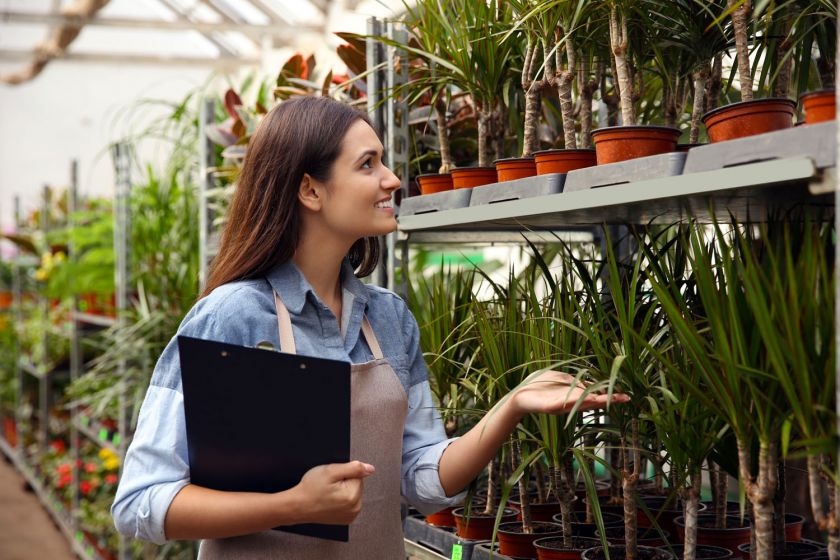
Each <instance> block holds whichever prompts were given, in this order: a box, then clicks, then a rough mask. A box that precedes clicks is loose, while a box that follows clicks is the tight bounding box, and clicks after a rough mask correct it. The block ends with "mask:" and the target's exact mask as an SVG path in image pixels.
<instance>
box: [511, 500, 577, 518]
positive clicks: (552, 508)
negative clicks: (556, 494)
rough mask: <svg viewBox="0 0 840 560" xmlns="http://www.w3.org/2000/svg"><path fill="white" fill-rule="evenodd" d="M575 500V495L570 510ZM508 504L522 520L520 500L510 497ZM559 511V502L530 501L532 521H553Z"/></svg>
mask: <svg viewBox="0 0 840 560" xmlns="http://www.w3.org/2000/svg"><path fill="white" fill-rule="evenodd" d="M575 502H577V497H575V499H574V501H573V502H572V511H574V503H575ZM508 505H509V506H510V507H512V508H513V509H515V510H517V511H518V512H519V515H518V516H517V519H518V520H519V521H522V507H521V502H520V501H519V500H518V499H517V498H511V499H509V500H508ZM561 513H562V512H561V510H560V502H548V503H545V504H535V503H533V502H531V519H533V520H534V521H547V522H552V523H553V522H554V521H555V520H554V517H555V516H559V515H560V514H561ZM558 523H559V521H558Z"/></svg>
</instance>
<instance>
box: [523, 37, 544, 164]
mask: <svg viewBox="0 0 840 560" xmlns="http://www.w3.org/2000/svg"><path fill="white" fill-rule="evenodd" d="M538 50H539V46H538V45H536V44H535V43H534V41H533V39H532V38H531V37H530V36H529V37H528V47H527V50H526V52H525V63H524V64H523V65H522V91H524V92H525V119H524V120H525V123H524V124H525V139H524V141H523V143H522V157H524V158H526V157H531V156H533V155H534V152H536V151H537V146H538V145H539V140H540V139H539V126H538V125H539V116H540V85H539V84H537V83H536V80H535V79H534V75H533V72H534V60H536V58H537V52H538Z"/></svg>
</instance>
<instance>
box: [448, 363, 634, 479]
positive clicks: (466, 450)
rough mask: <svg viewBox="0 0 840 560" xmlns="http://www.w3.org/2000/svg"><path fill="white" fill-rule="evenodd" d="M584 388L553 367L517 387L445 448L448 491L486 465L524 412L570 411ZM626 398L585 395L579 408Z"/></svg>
mask: <svg viewBox="0 0 840 560" xmlns="http://www.w3.org/2000/svg"><path fill="white" fill-rule="evenodd" d="M584 389H585V388H584V387H583V386H581V385H578V384H577V383H576V382H575V378H574V377H573V376H571V375H569V374H566V373H560V372H557V371H550V370H549V371H545V372H544V373H543V374H541V375H540V376H538V377H537V378H535V379H534V380H532V381H531V382H529V383H528V384H527V385H523V386H521V387H518V388H516V389H514V390H513V391H512V392H511V393H510V394H509V395H508V397H507V398H505V399H503V400H502V401H500V402H499V403H498V404H497V405H496V406H495V407H493V409H492V410H490V412H488V413H487V414H486V415H484V417H483V418H482V419H481V421H479V423H478V424H476V425H475V426H474V427H473V428H472V429H471V430H470V431H469V432H467V433H466V434H464V435H463V436H461V437H460V438H458V439H457V440H455V441H453V442H452V444H450V445H449V447H447V448H446V451H444V452H443V456H441V458H440V462H439V463H438V476H439V477H440V483H441V486H442V487H443V489H444V491H445V492H446V495H447V496H452V495H454V494H457V493H458V492H460V491H461V490H462V489H464V488H465V487H466V486H467V485H468V484H469V483H470V482H471V481H472V480H473V479H474V478H475V477H476V476H477V475H478V473H480V472H481V471H482V470H483V469H484V468H485V467H486V466H487V463H489V462H490V460H491V459H492V458H493V456H494V455H496V452H498V450H499V448H500V447H501V446H502V444H503V443H504V441H505V440H506V439H507V438H508V437H510V434H511V433H512V432H513V430H514V429H516V425H517V424H518V423H519V421H520V420H521V419H522V417H523V416H525V415H526V414H530V413H541V412H542V413H549V414H564V413H567V412H569V411H570V410H572V408H573V407H574V406H575V403H577V402H578V400H580V399H581V398H582V397H583V394H584ZM627 400H628V397H627V396H626V395H623V394H620V393H615V394H613V397H612V400H611V401H610V400H609V399H608V398H607V395H604V394H589V395H586V397H583V400H582V402H581V404H580V407H579V408H578V410H580V411H584V410H592V409H595V408H604V407H606V406H607V405H608V403H610V402H613V403H619V402H627Z"/></svg>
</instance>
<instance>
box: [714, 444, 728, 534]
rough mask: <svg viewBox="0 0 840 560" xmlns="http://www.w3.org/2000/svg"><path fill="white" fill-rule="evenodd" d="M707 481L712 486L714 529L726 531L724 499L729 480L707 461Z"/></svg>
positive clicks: (719, 469) (715, 465) (716, 465)
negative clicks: (709, 481) (708, 480)
mask: <svg viewBox="0 0 840 560" xmlns="http://www.w3.org/2000/svg"><path fill="white" fill-rule="evenodd" d="M709 479H710V480H711V484H712V503H713V504H714V511H715V527H716V528H718V529H726V498H727V494H728V493H729V489H728V486H729V480H728V478H727V474H726V472H724V471H723V470H722V469H721V468H720V466H719V465H718V464H717V463H715V462H713V461H712V460H711V459H709Z"/></svg>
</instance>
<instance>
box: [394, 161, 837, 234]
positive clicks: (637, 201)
mask: <svg viewBox="0 0 840 560" xmlns="http://www.w3.org/2000/svg"><path fill="white" fill-rule="evenodd" d="M478 188H481V187H478ZM835 189H836V168H830V169H827V170H818V169H817V167H816V166H815V164H814V162H813V161H812V160H811V159H810V158H807V157H797V158H788V159H778V160H772V161H764V162H759V163H752V164H746V165H740V166H737V167H729V168H724V169H717V170H714V171H704V172H699V173H691V174H686V175H677V176H672V177H663V178H660V179H653V180H648V181H639V182H635V183H626V184H622V185H613V186H607V187H600V188H596V189H591V190H582V191H575V192H569V193H560V194H553V195H548V196H539V197H534V198H527V199H520V200H511V201H506V202H500V203H497V204H487V205H481V206H470V207H466V208H459V209H454V210H445V211H442V212H432V213H429V214H419V215H412V216H401V217H400V218H399V229H400V231H401V232H403V233H404V234H407V236H408V238H409V239H415V238H422V237H423V235H422V234H424V233H433V232H439V233H442V232H461V234H462V235H463V232H470V231H472V232H478V231H485V232H486V231H511V230H519V231H521V230H555V229H561V228H565V227H584V226H592V225H597V224H602V223H613V224H616V223H637V224H647V223H674V222H677V221H680V220H685V219H687V218H691V217H694V218H698V219H701V220H703V219H709V218H710V217H711V214H712V213H711V211H710V209H711V208H714V212H715V214H716V215H718V216H719V217H720V218H721V219H728V215H729V213H732V214H733V215H735V216H737V217H738V218H739V219H741V220H744V219H746V218H748V217H749V218H751V219H758V218H760V217H761V216H762V215H764V214H765V213H766V212H767V211H768V210H770V209H772V208H778V207H780V206H782V205H784V206H785V207H789V206H790V205H792V204H797V203H806V204H813V205H819V206H833V205H834V195H833V193H834V190H835Z"/></svg>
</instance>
